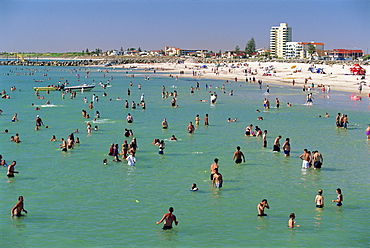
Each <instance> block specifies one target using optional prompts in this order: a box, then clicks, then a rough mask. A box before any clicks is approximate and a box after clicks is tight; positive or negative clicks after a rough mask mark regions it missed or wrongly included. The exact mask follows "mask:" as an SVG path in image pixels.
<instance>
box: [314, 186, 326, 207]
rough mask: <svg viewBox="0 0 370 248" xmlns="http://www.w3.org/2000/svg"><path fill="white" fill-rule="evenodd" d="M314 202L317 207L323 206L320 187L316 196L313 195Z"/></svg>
mask: <svg viewBox="0 0 370 248" xmlns="http://www.w3.org/2000/svg"><path fill="white" fill-rule="evenodd" d="M315 203H316V207H317V208H323V207H324V197H323V196H322V189H320V190H319V191H318V192H317V196H316V197H315Z"/></svg>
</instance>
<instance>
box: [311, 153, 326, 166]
mask: <svg viewBox="0 0 370 248" xmlns="http://www.w3.org/2000/svg"><path fill="white" fill-rule="evenodd" d="M312 153H313V156H312V163H313V167H314V170H316V169H321V165H322V163H323V162H324V158H323V157H322V155H321V153H319V152H318V151H313V152H312Z"/></svg>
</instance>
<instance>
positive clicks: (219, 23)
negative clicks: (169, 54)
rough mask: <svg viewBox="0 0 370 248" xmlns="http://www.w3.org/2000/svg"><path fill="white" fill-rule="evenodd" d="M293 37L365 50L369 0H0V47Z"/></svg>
mask: <svg viewBox="0 0 370 248" xmlns="http://www.w3.org/2000/svg"><path fill="white" fill-rule="evenodd" d="M281 22H286V23H288V26H289V27H292V30H293V37H292V39H293V41H302V42H310V41H315V42H323V43H325V49H326V50H329V49H330V50H332V49H335V48H344V49H362V50H363V52H364V53H366V54H368V53H369V52H370V51H369V50H370V0H310V1H307V0H187V1H185V0H177V1H176V0H0V52H81V51H82V50H86V49H89V50H90V51H92V50H95V49H96V48H100V49H102V50H103V51H106V50H113V49H117V50H119V49H120V48H121V47H122V48H123V49H127V48H131V47H133V48H139V47H140V48H141V49H142V50H160V49H164V47H165V46H171V47H178V48H180V49H197V50H199V49H205V50H209V51H215V52H218V51H219V50H222V51H226V50H234V49H235V47H236V46H239V47H240V49H241V50H244V48H245V46H246V43H247V42H248V41H249V40H250V39H251V38H252V37H253V38H254V39H255V42H256V47H257V48H262V47H265V48H268V46H269V39H270V37H269V31H270V28H271V26H279V24H280V23H281Z"/></svg>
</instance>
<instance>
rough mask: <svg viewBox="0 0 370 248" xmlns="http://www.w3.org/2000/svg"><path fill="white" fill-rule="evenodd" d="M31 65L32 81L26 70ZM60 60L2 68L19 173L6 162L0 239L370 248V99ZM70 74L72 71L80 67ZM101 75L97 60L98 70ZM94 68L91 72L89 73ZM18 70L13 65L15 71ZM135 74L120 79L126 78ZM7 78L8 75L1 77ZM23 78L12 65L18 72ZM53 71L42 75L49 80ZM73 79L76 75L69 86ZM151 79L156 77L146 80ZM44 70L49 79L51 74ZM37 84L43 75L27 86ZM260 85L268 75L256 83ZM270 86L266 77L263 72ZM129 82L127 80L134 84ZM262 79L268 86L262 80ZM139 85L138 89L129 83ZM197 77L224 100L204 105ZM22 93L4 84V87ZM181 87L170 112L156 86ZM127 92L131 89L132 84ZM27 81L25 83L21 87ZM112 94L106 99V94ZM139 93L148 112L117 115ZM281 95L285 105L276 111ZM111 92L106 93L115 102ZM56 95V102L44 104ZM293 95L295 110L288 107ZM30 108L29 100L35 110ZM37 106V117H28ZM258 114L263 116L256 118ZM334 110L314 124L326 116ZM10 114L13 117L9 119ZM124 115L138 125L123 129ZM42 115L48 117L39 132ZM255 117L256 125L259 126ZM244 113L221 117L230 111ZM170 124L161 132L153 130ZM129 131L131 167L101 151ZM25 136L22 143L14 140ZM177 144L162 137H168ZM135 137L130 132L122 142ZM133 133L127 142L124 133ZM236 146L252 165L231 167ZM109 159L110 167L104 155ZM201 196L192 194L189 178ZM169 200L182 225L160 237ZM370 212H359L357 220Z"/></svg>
mask: <svg viewBox="0 0 370 248" xmlns="http://www.w3.org/2000/svg"><path fill="white" fill-rule="evenodd" d="M27 69H30V70H37V71H36V72H35V73H34V75H23V73H24V72H27V73H29V72H30V71H26V70H27ZM71 69H72V68H67V67H45V68H44V67H7V66H3V67H0V72H1V75H0V77H1V81H0V90H1V89H5V90H6V91H7V93H9V95H10V96H11V99H1V105H0V106H1V107H0V108H1V109H2V110H3V111H4V112H3V113H2V115H1V116H0V123H1V128H0V130H1V131H3V130H5V129H9V133H8V134H0V139H1V141H0V144H1V146H0V148H1V150H0V154H2V155H3V157H4V159H5V160H6V161H7V162H8V163H10V161H12V160H16V161H17V166H16V170H18V171H19V174H16V176H15V178H13V179H10V180H9V179H7V177H6V168H2V169H1V171H2V172H1V173H2V175H3V176H2V181H1V182H2V183H1V186H0V190H1V196H2V201H1V203H0V206H1V208H0V230H1V231H0V232H1V236H2V238H1V246H2V247H66V246H71V247H103V246H107V247H122V246H129V247H143V246H145V247H148V246H153V247H194V246H204V247H210V246H233V247H256V246H261V245H264V246H273V247H282V246H284V247H286V246H290V247H296V246H307V247H308V246H329V245H330V246H334V245H335V246H339V247H363V246H366V245H368V244H369V238H368V233H369V229H370V228H369V225H368V222H369V217H368V214H366V213H368V212H369V205H370V200H369V190H368V188H369V180H368V178H369V169H368V166H369V157H370V144H369V142H367V140H366V137H365V131H364V130H365V128H366V127H367V124H368V123H370V120H369V101H368V99H364V100H363V101H358V102H356V101H351V100H350V97H349V96H350V93H342V92H331V94H330V95H325V94H322V93H321V92H314V98H315V99H314V105H313V106H305V105H304V104H303V103H304V101H305V93H303V92H302V91H301V90H300V88H299V87H298V88H296V89H291V88H290V87H280V86H270V92H271V94H270V95H264V90H259V89H258V87H257V85H256V84H246V83H245V82H238V83H234V82H232V83H229V84H226V85H225V86H226V91H227V93H228V92H229V91H230V90H231V89H233V90H234V93H235V94H234V96H229V95H228V94H227V93H226V94H224V93H223V92H222V91H221V90H219V89H216V87H219V88H220V87H221V86H222V84H223V81H221V80H206V79H192V78H180V79H179V80H175V79H174V78H169V77H167V76H166V77H164V76H163V75H161V74H160V73H157V74H153V73H152V72H144V71H126V70H123V69H116V70H110V71H109V73H107V74H106V77H103V73H102V72H99V71H98V68H89V69H85V68H82V69H81V70H80V71H72V72H71V71H70V70H71ZM75 69H78V68H75ZM101 69H104V68H101ZM85 70H90V72H91V73H90V75H89V78H84V76H85V75H86V73H85ZM10 71H13V72H14V73H12V72H10ZM126 72H128V74H134V73H135V74H136V76H135V77H133V78H132V77H127V75H128V74H126ZM4 73H6V74H7V73H9V75H6V74H5V75H4ZM17 73H19V74H18V75H17ZM44 73H47V74H48V75H47V76H43V74H44ZM76 74H80V75H81V78H80V80H81V81H77V80H78V79H77V76H76ZM144 75H150V80H144ZM110 76H113V80H111V85H112V87H109V88H107V89H105V90H104V89H103V88H101V87H100V86H98V85H97V87H95V89H93V91H91V92H84V93H83V94H81V93H77V98H76V99H72V100H71V99H70V98H69V95H66V97H65V99H62V97H61V92H59V91H55V92H50V94H46V92H40V93H41V96H44V97H45V99H37V98H36V96H35V94H34V91H33V90H32V87H34V86H46V85H48V84H52V83H54V84H55V83H57V82H58V81H64V80H66V79H67V80H68V81H69V82H70V84H71V85H77V84H79V83H81V82H86V83H92V80H93V79H94V80H95V83H96V84H98V82H99V81H103V82H106V81H107V80H109V79H110ZM48 78H50V80H48ZM42 79H45V81H44V82H34V81H35V80H42ZM263 79H264V78H263ZM264 80H265V81H266V80H267V79H264ZM130 81H132V82H133V84H134V85H133V86H132V87H130V86H129V82H130ZM196 81H199V82H200V85H201V90H200V91H196V92H195V93H194V94H190V86H195V83H196ZM265 83H266V82H265ZM138 84H141V86H142V89H141V91H140V90H138V87H137V85H138ZM205 84H208V85H212V86H213V89H212V91H216V92H217V93H218V95H219V98H218V101H217V103H216V104H215V105H214V106H211V105H210V104H209V102H199V101H198V100H201V99H202V100H203V99H204V100H207V101H209V93H208V91H207V90H205ZM13 85H14V86H16V87H17V91H14V92H10V87H11V86H13ZM162 85H164V86H165V87H166V90H167V91H169V92H171V91H174V90H177V91H178V93H179V98H178V105H179V107H178V108H176V109H174V108H172V107H171V105H170V99H162V97H161V86H162ZM128 88H130V89H131V96H127V94H126V91H127V89H128ZM18 89H21V91H18ZM104 91H105V92H106V93H107V94H108V95H107V96H106V97H103V92H104ZM142 93H145V100H146V103H147V109H145V110H142V109H140V108H139V107H138V108H137V109H135V110H132V109H128V110H127V109H125V107H124V101H117V100H115V99H116V98H117V97H120V98H121V99H127V100H128V101H129V102H131V101H133V100H134V101H135V102H136V103H138V102H139V101H140V95H141V94H142ZM92 94H96V95H98V96H99V102H98V103H96V102H95V103H94V109H93V110H88V107H87V104H86V103H84V101H83V100H82V99H83V97H84V96H86V97H87V98H88V99H89V101H90V99H91V97H92ZM265 97H268V98H269V100H270V102H271V106H272V108H271V109H270V110H268V111H266V112H264V111H263V98H265ZM276 97H278V98H279V99H280V101H281V108H280V109H276V108H274V106H275V103H274V99H275V98H276ZM110 99H112V100H111V101H110ZM47 100H50V102H51V104H52V106H47V105H46V104H45V102H46V101H47ZM287 102H291V103H292V104H293V106H292V107H290V108H288V107H286V103H287ZM31 103H34V105H35V106H32V105H31ZM36 106H39V107H40V108H41V110H40V111H35V107H36ZM82 109H86V110H87V111H88V113H89V114H90V116H94V115H95V111H96V110H98V111H100V113H101V118H100V119H97V121H95V122H94V121H92V119H90V120H89V121H92V125H93V126H95V125H98V127H99V130H98V131H93V133H92V134H87V133H86V132H85V130H86V121H87V120H86V119H83V118H82V117H81V110H82ZM256 109H259V110H261V113H257V112H256ZM326 112H328V113H329V114H330V117H329V118H324V117H322V118H319V117H318V116H319V115H321V116H324V115H325V113H326ZM337 112H341V113H346V114H348V116H349V122H350V123H349V124H350V125H349V128H348V129H347V130H344V129H337V128H336V127H335V115H336V113H337ZM14 113H18V118H19V121H18V122H14V123H12V122H11V121H10V120H11V117H12V116H13V114H14ZM127 113H131V115H132V116H133V117H134V123H132V124H127V123H126V121H125V118H126V115H127ZM206 113H208V114H209V121H210V126H208V127H207V126H204V125H203V120H201V122H200V125H199V126H197V127H196V131H195V133H194V134H192V135H189V134H188V133H187V132H186V127H187V125H188V123H189V121H193V122H194V118H195V116H196V114H199V115H200V117H201V118H202V119H203V118H204V116H205V114H206ZM37 114H39V115H40V116H41V118H42V119H43V122H44V123H45V125H48V126H49V128H45V127H41V128H40V130H39V131H35V130H34V124H35V118H36V115H37ZM258 116H263V118H264V120H263V121H257V117H258ZM229 117H230V118H238V121H237V122H233V123H228V122H226V120H227V118H229ZM163 118H167V121H168V123H169V129H167V130H163V129H162V128H161V121H162V120H163ZM249 124H253V125H254V126H255V125H258V126H259V127H261V129H262V130H264V129H266V130H268V148H262V139H261V138H256V137H245V136H244V130H245V127H246V126H248V125H249ZM125 128H129V129H132V130H133V132H134V135H135V137H136V138H137V140H138V146H139V150H138V152H137V154H136V157H137V164H136V166H135V167H129V166H127V165H126V163H122V162H121V163H117V162H113V161H112V157H109V156H108V155H107V153H108V151H109V147H110V144H111V143H118V144H119V145H121V144H122V141H123V140H124V139H125V137H124V136H123V133H124V132H123V131H124V129H125ZM75 129H79V130H80V132H79V133H78V134H75V137H79V138H80V140H81V144H79V145H77V146H76V147H75V149H73V150H69V151H68V152H66V153H65V152H61V151H60V149H59V148H58V147H59V146H58V144H59V143H60V142H50V141H49V139H50V138H51V136H52V135H56V137H57V139H58V140H59V139H60V138H62V137H64V138H65V139H66V138H67V136H68V135H69V134H70V133H71V132H73V131H74V130H75ZM17 132H18V133H19V134H20V139H21V140H22V142H21V143H20V144H15V143H13V142H11V141H9V139H10V136H11V135H14V134H15V133H17ZM173 134H174V135H176V137H177V138H179V140H178V141H175V142H174V141H168V139H169V138H170V137H171V135H173ZM278 135H282V137H283V138H282V142H281V143H283V140H285V138H286V137H289V138H290V139H291V146H292V152H291V157H288V158H286V157H284V155H283V154H282V153H273V152H272V151H271V147H272V143H273V140H274V139H275V138H276V136H278ZM154 138H159V139H166V149H165V151H164V152H165V154H164V155H163V156H161V155H159V154H158V147H156V146H154V145H152V144H151V142H152V141H153V139H154ZM130 139H131V138H130ZM130 139H129V140H130ZM238 145H239V146H241V150H242V151H243V152H244V154H245V155H246V158H247V162H246V163H243V164H241V165H236V164H235V163H233V161H232V160H231V159H232V155H233V152H234V151H235V147H236V146H238ZM304 148H307V149H309V150H311V151H312V150H318V151H320V152H321V153H322V154H323V156H324V165H323V169H322V170H321V171H315V170H312V169H309V170H307V171H302V170H301V160H300V159H299V158H298V156H299V155H300V154H301V153H302V150H303V149H304ZM215 157H218V158H219V159H220V162H219V165H220V172H221V173H222V175H223V177H224V186H223V188H222V189H215V188H212V187H211V182H210V181H209V166H210V164H211V163H212V162H213V159H214V158H215ZM104 158H108V165H103V164H102V160H103V159H104ZM194 182H195V183H197V185H198V187H199V189H200V190H199V191H198V192H190V191H189V189H190V187H191V184H192V183H194ZM338 187H340V188H342V192H343V195H344V204H343V206H342V207H336V206H335V204H334V203H332V202H331V200H332V199H335V198H336V193H335V189H336V188H338ZM318 189H323V190H324V194H323V195H324V197H325V205H326V206H325V208H324V209H323V210H317V209H315V205H314V198H315V195H316V193H317V190H318ZM19 195H23V196H24V198H25V208H26V209H27V210H28V211H29V213H28V214H27V216H25V217H21V218H13V219H11V218H10V217H9V210H10V209H11V208H12V207H13V206H14V204H15V203H16V202H17V197H18V196H19ZM263 198H267V199H268V201H269V204H270V207H271V209H269V210H266V212H267V214H268V215H269V216H268V217H264V218H258V217H257V216H256V215H257V212H256V205H257V204H258V203H259V202H260V201H261V200H262V199H263ZM170 206H173V207H174V208H175V212H174V213H175V214H176V216H177V218H178V220H179V221H180V222H179V226H177V227H175V228H174V229H173V230H170V231H162V230H161V226H162V225H158V226H157V225H155V222H156V221H158V220H159V219H160V218H161V217H162V215H163V214H164V213H165V212H167V210H168V208H169V207H170ZM291 212H294V213H295V214H296V220H297V222H298V224H300V225H301V227H299V228H295V229H294V230H291V229H288V228H287V227H286V226H287V221H288V217H289V214H290V213H291ZM364 213H365V215H364Z"/></svg>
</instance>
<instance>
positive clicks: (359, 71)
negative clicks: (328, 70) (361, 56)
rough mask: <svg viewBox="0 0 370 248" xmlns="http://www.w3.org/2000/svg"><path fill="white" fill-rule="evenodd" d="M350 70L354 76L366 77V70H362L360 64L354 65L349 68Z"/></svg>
mask: <svg viewBox="0 0 370 248" xmlns="http://www.w3.org/2000/svg"><path fill="white" fill-rule="evenodd" d="M349 70H350V71H351V73H352V74H353V75H365V74H366V70H365V69H364V68H362V67H361V66H360V65H359V64H354V65H353V66H352V67H351V68H349Z"/></svg>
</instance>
